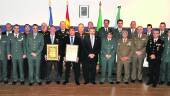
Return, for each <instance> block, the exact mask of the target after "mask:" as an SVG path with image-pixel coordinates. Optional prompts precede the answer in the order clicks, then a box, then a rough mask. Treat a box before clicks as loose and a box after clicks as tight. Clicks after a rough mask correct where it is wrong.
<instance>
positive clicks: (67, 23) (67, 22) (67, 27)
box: [65, 0, 70, 29]
mask: <svg viewBox="0 0 170 96" xmlns="http://www.w3.org/2000/svg"><path fill="white" fill-rule="evenodd" d="M65 23H66V29H69V27H70V18H69V10H68V0H67V9H66V21H65Z"/></svg>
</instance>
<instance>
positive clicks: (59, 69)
mask: <svg viewBox="0 0 170 96" xmlns="http://www.w3.org/2000/svg"><path fill="white" fill-rule="evenodd" d="M63 61H64V57H60V60H59V64H58V72H59V75H60V77H62V73H63Z"/></svg>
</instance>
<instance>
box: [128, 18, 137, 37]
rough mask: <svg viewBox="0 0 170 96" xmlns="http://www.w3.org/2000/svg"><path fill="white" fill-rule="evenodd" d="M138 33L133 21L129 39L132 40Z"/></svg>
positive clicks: (129, 30)
mask: <svg viewBox="0 0 170 96" xmlns="http://www.w3.org/2000/svg"><path fill="white" fill-rule="evenodd" d="M136 33H137V32H136V21H131V23H130V28H129V29H128V38H129V39H132V37H133V35H135V34H136Z"/></svg>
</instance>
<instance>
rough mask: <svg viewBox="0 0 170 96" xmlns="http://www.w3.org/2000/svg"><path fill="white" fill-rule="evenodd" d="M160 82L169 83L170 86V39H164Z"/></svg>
mask: <svg viewBox="0 0 170 96" xmlns="http://www.w3.org/2000/svg"><path fill="white" fill-rule="evenodd" d="M160 81H161V82H168V83H169V84H168V85H170V37H166V39H164V51H163V54H162V63H161V70H160Z"/></svg>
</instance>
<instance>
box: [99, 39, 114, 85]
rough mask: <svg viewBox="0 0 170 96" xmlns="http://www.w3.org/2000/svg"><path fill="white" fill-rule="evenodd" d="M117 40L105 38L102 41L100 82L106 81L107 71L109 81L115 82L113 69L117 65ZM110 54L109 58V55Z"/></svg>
mask: <svg viewBox="0 0 170 96" xmlns="http://www.w3.org/2000/svg"><path fill="white" fill-rule="evenodd" d="M116 45H117V44H116V41H115V39H110V40H109V39H107V38H104V39H103V40H102V43H101V52H100V53H101V64H100V65H101V78H100V82H104V80H105V78H106V72H108V81H109V82H110V83H111V82H113V75H112V73H113V69H114V67H115V57H116ZM108 55H110V57H109V58H108V57H107V56H108Z"/></svg>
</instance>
